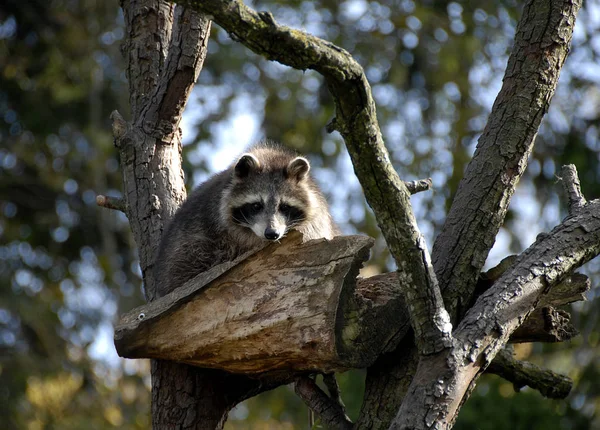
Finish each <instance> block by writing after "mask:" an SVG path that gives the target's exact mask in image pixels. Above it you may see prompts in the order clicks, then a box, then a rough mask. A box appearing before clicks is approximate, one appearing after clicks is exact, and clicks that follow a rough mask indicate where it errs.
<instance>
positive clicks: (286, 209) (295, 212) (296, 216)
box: [279, 203, 304, 222]
mask: <svg viewBox="0 0 600 430" xmlns="http://www.w3.org/2000/svg"><path fill="white" fill-rule="evenodd" d="M279 211H280V212H281V213H282V214H283V215H284V216H285V217H286V218H287V219H288V221H289V222H299V221H302V220H303V219H304V212H302V210H300V209H298V208H297V207H294V206H291V205H288V204H287V203H280V204H279Z"/></svg>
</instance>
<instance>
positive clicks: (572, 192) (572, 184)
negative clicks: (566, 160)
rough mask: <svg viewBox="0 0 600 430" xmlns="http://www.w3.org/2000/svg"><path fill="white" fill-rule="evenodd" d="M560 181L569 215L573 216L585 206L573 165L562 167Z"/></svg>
mask: <svg viewBox="0 0 600 430" xmlns="http://www.w3.org/2000/svg"><path fill="white" fill-rule="evenodd" d="M560 172H561V173H560V175H561V178H560V179H561V180H562V183H563V187H564V188H565V192H566V193H567V197H568V199H569V215H574V214H576V213H577V211H579V210H580V209H581V208H582V207H583V206H585V203H586V201H585V197H583V194H582V193H581V184H580V182H579V175H577V168H576V167H575V165H573V164H568V165H566V166H562V169H561V171H560Z"/></svg>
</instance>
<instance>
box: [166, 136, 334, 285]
mask: <svg viewBox="0 0 600 430" xmlns="http://www.w3.org/2000/svg"><path fill="white" fill-rule="evenodd" d="M309 170H310V166H309V163H308V160H306V158H304V157H300V156H298V155H297V154H295V153H294V152H292V151H290V150H288V149H286V148H284V147H282V146H279V145H276V144H273V143H267V142H263V143H259V144H258V145H256V146H254V147H252V148H250V150H249V151H248V152H247V153H245V154H243V155H242V156H241V157H240V158H239V159H238V160H237V161H236V162H235V163H234V164H232V165H231V166H230V167H229V168H228V169H227V170H225V171H223V172H221V173H218V174H216V175H214V176H213V177H211V178H210V179H209V180H207V181H206V182H204V183H203V184H201V185H200V186H199V187H198V188H196V190H194V192H193V193H192V194H191V195H190V196H189V198H188V199H187V200H186V201H185V202H184V203H183V205H182V206H181V208H179V210H178V211H177V212H176V213H175V216H174V217H173V220H172V221H171V222H170V224H169V225H168V227H167V228H166V230H165V232H164V233H163V238H162V241H161V244H160V248H159V252H158V256H157V259H156V262H155V267H154V274H155V280H156V282H157V292H158V295H159V296H163V295H165V294H168V293H169V292H171V291H173V290H174V289H175V288H177V287H179V286H181V285H183V284H184V283H185V282H186V281H187V280H189V279H191V278H193V277H194V276H196V275H197V274H198V273H201V272H203V271H205V270H207V269H209V268H211V267H212V266H215V265H217V264H220V263H223V262H225V261H230V260H233V259H234V258H236V257H237V256H239V255H241V254H242V253H244V252H247V251H249V250H251V249H252V248H254V247H257V246H258V245H261V244H262V243H264V242H265V241H267V240H272V241H274V240H278V239H280V238H281V237H283V236H284V235H285V233H286V232H287V231H289V230H290V229H294V230H298V231H300V232H302V233H303V235H304V238H305V240H309V239H317V238H327V239H331V238H332V237H333V236H335V235H337V234H339V231H338V228H337V226H336V225H335V223H334V222H333V220H332V218H331V215H330V214H329V208H328V206H327V202H326V200H325V198H324V196H323V194H322V193H321V191H320V190H319V188H318V187H317V185H316V184H315V182H314V181H313V180H312V178H311V177H310V176H309V174H308V172H309Z"/></svg>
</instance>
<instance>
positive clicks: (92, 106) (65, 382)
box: [0, 0, 600, 429]
mask: <svg viewBox="0 0 600 430" xmlns="http://www.w3.org/2000/svg"><path fill="white" fill-rule="evenodd" d="M520 5H521V2H515V1H514V0H504V1H497V2H485V1H482V0H476V1H471V2H461V3H458V2H432V1H430V0H426V1H422V2H414V1H411V0H382V1H379V2H375V1H373V2H366V1H363V0H348V1H345V2H338V1H332V0H321V1H317V2H313V1H301V0H294V1H291V2H290V1H288V2H283V1H272V2H268V3H264V2H259V3H258V4H254V5H253V6H254V7H256V8H257V9H259V10H262V9H268V10H269V11H271V12H272V13H273V15H274V16H275V18H276V19H277V20H278V21H280V22H282V23H285V24H287V25H289V26H291V27H294V28H300V29H305V30H307V31H309V32H311V33H313V34H315V35H318V36H320V37H323V38H326V39H328V40H330V41H332V42H334V43H336V44H338V45H339V46H341V47H343V48H345V49H346V50H348V51H349V52H351V53H352V54H353V55H354V56H355V57H356V58H357V59H358V60H359V62H360V63H361V64H362V66H363V67H364V68H365V70H366V73H367V76H368V78H369V80H370V82H371V84H372V89H373V94H374V97H375V99H376V102H377V108H378V117H379V120H380V123H381V128H382V131H383V134H384V139H385V141H386V145H387V147H388V148H389V150H390V156H391V159H392V160H393V163H394V166H395V167H396V168H397V170H398V171H399V172H400V175H401V177H402V178H403V179H407V180H412V179H416V178H423V177H432V178H433V182H434V191H433V192H429V193H423V194H420V195H417V196H415V197H413V204H414V206H415V211H416V214H417V218H418V220H419V225H420V227H421V229H422V230H423V232H424V233H425V234H426V237H427V238H428V242H429V243H430V245H431V243H432V238H433V237H434V234H435V232H436V230H437V229H438V228H439V227H440V226H441V223H442V222H443V220H444V216H445V212H446V209H447V207H448V206H449V204H450V201H451V197H452V195H453V194H454V193H455V191H456V189H457V187H458V183H459V180H460V178H461V177H462V172H463V171H464V168H465V166H466V163H467V162H468V160H469V158H470V157H471V155H472V153H473V151H474V149H475V145H476V141H477V138H478V136H479V134H480V133H481V132H482V130H483V127H484V125H485V121H486V118H487V115H488V114H489V111H490V109H491V103H492V102H493V98H494V97H495V95H496V93H497V91H498V89H499V88H500V85H501V79H502V75H503V73H504V67H505V65H506V61H507V58H508V53H509V49H510V46H511V40H512V36H513V34H514V31H515V23H516V19H517V18H518V16H519V7H520ZM599 8H600V5H598V2H597V1H596V2H594V1H588V2H586V3H585V4H584V9H583V10H582V12H581V13H580V17H579V18H578V22H577V26H578V31H577V32H576V36H575V40H574V43H573V48H572V52H571V54H570V57H569V58H568V60H567V63H566V66H565V69H564V70H563V72H562V76H561V81H560V84H559V88H558V89H557V92H556V95H555V97H554V100H553V103H552V107H551V109H550V112H549V114H548V118H547V119H546V121H545V122H544V124H543V126H542V129H541V131H540V134H539V136H538V139H537V142H536V147H535V150H534V153H533V155H532V158H531V161H530V166H529V168H528V170H527V172H526V174H525V177H524V178H523V180H522V182H521V185H520V188H519V189H518V190H517V194H516V196H515V199H514V203H513V205H512V208H511V213H510V214H509V217H508V218H507V223H506V226H505V227H506V228H505V229H503V230H502V232H501V234H500V236H499V237H500V239H501V241H500V242H501V243H500V247H499V250H498V251H497V252H496V253H494V252H493V253H492V256H491V257H490V260H491V263H492V264H493V263H495V262H497V261H498V260H499V259H500V258H501V257H503V256H505V254H506V253H507V252H509V250H512V251H513V252H519V251H521V250H522V249H524V247H526V246H528V245H529V243H530V242H531V240H532V238H533V237H535V234H537V233H538V232H539V231H543V230H547V229H548V228H549V227H551V226H552V225H554V224H556V223H557V222H558V221H559V219H560V217H561V215H564V210H563V209H561V206H560V204H559V199H558V197H557V193H556V191H557V187H556V185H555V175H556V173H557V172H558V170H557V169H559V167H560V165H561V164H564V163H566V162H573V163H575V164H577V167H578V169H579V172H580V177H581V180H582V186H583V190H584V192H585V193H586V195H587V196H588V197H589V198H593V197H598V195H600V188H599V185H598V184H600V180H599V179H600V168H599V167H600V166H599V165H598V163H599V161H598V160H599V159H598V155H597V154H598V149H599V148H598V143H597V142H598V118H599V110H600V109H599V106H598V90H597V84H598V78H597V76H598V70H599V68H598V64H600V62H599V61H598V58H597V56H598V49H597V39H598V28H599V27H600V23H598V22H597V21H598V20H597V19H596V18H595V17H596V16H597V14H598V10H599ZM123 32H124V28H123V19H122V16H121V14H120V11H119V9H118V4H117V2H97V1H92V0H71V1H66V0H54V1H51V2H44V1H41V0H34V1H18V0H7V1H4V2H3V3H2V5H0V378H2V383H1V384H0V385H1V388H0V416H1V417H2V418H3V425H5V426H6V427H7V428H9V429H11V428H25V427H31V428H42V427H44V428H61V429H69V428H72V429H76V428H111V427H116V428H147V427H148V419H149V392H148V387H149V375H148V368H147V367H148V366H147V363H146V362H143V361H139V362H138V361H129V362H124V361H121V360H118V359H117V358H116V357H115V353H114V351H113V350H112V345H111V343H110V342H111V337H112V332H111V322H112V320H113V319H114V318H115V317H116V314H117V309H120V310H121V311H125V310H128V309H131V308H132V307H134V306H135V305H137V304H139V303H140V302H141V300H142V295H141V289H140V283H141V281H140V277H139V273H138V272H139V268H138V264H137V257H136V254H135V244H134V243H133V242H132V240H131V236H130V234H129V227H128V225H127V221H126V219H125V218H124V217H123V216H121V215H119V214H116V213H114V212H109V211H107V210H106V209H99V208H97V207H96V206H95V200H94V199H95V195H96V193H108V194H111V195H118V193H119V190H120V188H121V183H120V175H119V163H118V160H117V158H116V156H117V154H116V151H115V150H114V148H113V145H112V137H111V135H110V128H109V122H108V116H109V113H110V111H112V110H113V109H118V110H119V111H120V112H122V113H123V114H124V115H125V116H127V115H126V112H127V110H128V108H127V100H126V99H125V95H126V94H127V83H126V82H125V79H124V70H123V63H122V59H121V55H120V53H119V44H120V41H121V39H122V37H123ZM333 115H334V111H333V103H332V100H331V98H330V96H329V93H328V91H327V88H326V87H325V85H324V83H323V80H322V79H321V78H320V76H319V75H318V74H316V73H314V72H299V71H296V70H291V69H288V68H285V67H283V66H281V65H279V64H277V63H271V62H269V61H267V60H265V59H262V58H259V57H258V56H256V55H254V54H252V53H251V52H249V51H248V50H246V49H245V48H244V47H243V46H241V45H240V44H238V43H236V42H234V41H232V40H231V39H230V38H229V36H228V35H227V34H225V32H223V31H222V30H220V29H219V28H217V27H216V26H214V27H213V31H212V35H211V40H210V44H209V55H208V58H207V60H206V63H205V68H204V70H203V71H202V73H201V75H200V79H199V82H198V85H197V90H196V91H195V92H194V94H193V95H192V98H191V100H190V107H189V109H188V112H187V116H186V118H185V124H184V133H185V139H186V146H185V147H184V157H185V160H184V162H185V170H186V173H187V176H188V178H190V179H189V180H188V185H189V186H190V187H191V186H193V185H194V184H195V183H197V182H198V181H199V180H201V179H202V178H205V177H206V176H207V174H209V173H210V172H212V171H213V170H214V166H215V164H219V165H223V163H225V164H226V163H228V162H230V161H231V158H232V156H233V153H237V152H241V151H242V150H243V147H244V146H245V145H246V144H248V143H251V142H253V141H256V140H258V139H259V138H261V137H268V138H271V139H274V140H279V141H282V142H284V143H286V144H287V145H288V146H291V147H293V148H295V149H297V150H299V151H301V152H303V153H305V154H307V155H308V156H309V157H310V159H311V162H312V166H313V171H314V172H315V173H316V175H317V178H318V179H319V180H320V182H321V184H322V186H323V188H324V190H325V192H326V193H327V195H328V197H329V200H330V202H331V205H332V210H333V213H334V216H335V218H336V220H337V221H338V222H339V223H340V224H341V225H342V227H343V230H344V231H345V232H347V233H352V232H355V231H360V232H363V233H366V234H369V235H371V236H373V237H375V238H376V240H377V245H376V248H375V252H374V258H373V261H372V267H371V269H373V270H376V271H377V270H389V269H392V268H393V266H392V264H391V261H390V259H389V256H388V254H387V252H386V250H385V243H384V241H383V240H382V239H381V237H380V234H379V230H378V228H377V224H376V222H375V219H374V217H373V215H372V213H371V212H370V210H369V208H368V207H366V205H365V203H364V198H363V196H362V193H361V191H360V187H359V186H358V183H357V181H356V180H355V178H354V176H353V173H352V170H351V167H350V164H349V160H348V157H347V155H346V153H345V149H344V146H343V142H342V141H341V138H340V136H339V135H337V134H333V135H328V134H327V133H326V131H325V125H326V124H327V122H329V121H330V120H331V119H332V117H333ZM241 119H243V121H242V120H241ZM244 139H246V140H244ZM219 154H220V155H219ZM224 154H226V155H224ZM219 157H225V158H224V159H219ZM217 162H218V163H217ZM598 264H599V263H597V262H592V264H590V265H589V267H588V269H587V270H588V271H589V273H591V274H593V275H595V276H596V278H597V273H598V271H599V270H600V268H599V267H598ZM596 295H597V292H596V291H595V290H594V292H592V294H591V295H590V298H591V299H594V298H595V296H596ZM597 308H598V306H596V305H595V300H591V301H590V302H588V303H586V304H583V305H578V306H577V307H576V308H575V310H574V317H575V320H576V325H577V326H578V327H579V328H580V329H581V330H582V336H581V337H580V338H579V340H575V341H574V342H572V343H571V344H568V345H552V346H544V347H543V348H541V347H540V348H536V349H535V350H534V352H533V353H532V355H531V357H530V358H531V359H533V360H537V361H542V360H546V361H545V362H544V363H538V364H544V365H548V366H550V367H551V368H553V369H554V370H558V371H562V372H565V373H568V374H569V375H570V376H571V377H573V378H574V379H575V381H576V387H575V390H574V391H575V392H574V393H573V394H572V396H571V397H570V398H569V399H568V400H567V401H566V402H558V401H548V400H545V399H541V398H540V396H539V395H537V394H536V393H534V392H531V391H526V392H523V393H520V394H512V392H511V394H510V395H509V394H508V391H507V389H506V383H505V382H502V381H500V380H498V379H495V378H494V379H492V378H488V379H484V380H482V383H481V384H480V386H479V388H478V389H477V390H476V392H475V394H474V396H473V398H472V399H471V400H470V401H469V402H468V403H467V405H466V407H465V408H464V409H463V411H462V412H461V415H460V417H459V421H458V423H457V428H488V427H489V428H494V429H497V428H502V426H503V425H505V426H506V427H507V428H509V427H510V428H557V427H560V428H574V429H575V428H577V429H579V428H581V429H583V428H587V427H586V425H587V426H588V427H589V426H590V425H593V424H590V423H595V424H598V419H597V418H596V417H595V410H596V408H597V407H598V406H599V405H598V399H599V398H600V396H599V393H598V389H597V387H598V381H600V371H599V368H598V360H597V358H596V357H597V356H598V354H597V352H598V328H599V325H600V315H599V314H598V313H599V311H598V310H597ZM548 357H551V358H548ZM339 379H340V383H341V386H342V393H343V396H344V400H345V402H346V404H347V406H348V413H349V415H350V416H351V418H356V416H357V414H358V411H359V408H360V402H361V399H362V393H363V384H364V375H363V373H362V372H359V371H356V372H348V373H346V374H343V375H340V378H339ZM306 417H307V414H306V408H305V407H304V406H303V405H302V403H301V402H300V401H299V400H298V399H297V398H296V396H295V395H294V394H293V392H292V390H291V389H290V388H289V387H282V388H279V389H277V390H275V391H273V392H270V393H265V394H263V395H261V396H259V397H257V398H254V399H250V400H249V401H248V402H246V403H245V404H244V405H243V406H239V407H238V408H236V410H234V412H233V413H232V420H231V421H230V423H228V426H230V428H261V427H265V428H266V427H269V428H275V427H277V426H279V427H282V428H298V427H300V426H305V424H306V422H307V421H306V420H307V418H306ZM242 418H243V419H242ZM594 420H595V421H594ZM4 423H6V424H4ZM485 426H488V427H485Z"/></svg>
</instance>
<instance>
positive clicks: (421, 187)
mask: <svg viewBox="0 0 600 430" xmlns="http://www.w3.org/2000/svg"><path fill="white" fill-rule="evenodd" d="M404 185H405V186H406V189H407V190H408V192H409V193H411V194H417V193H420V192H422V191H429V190H430V189H431V188H433V182H431V178H427V179H419V180H417V181H410V182H407V181H404Z"/></svg>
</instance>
